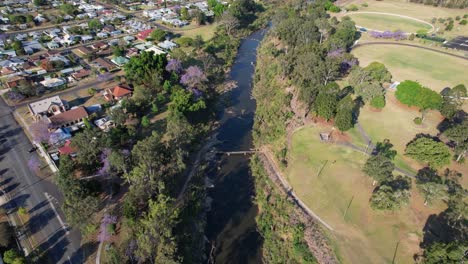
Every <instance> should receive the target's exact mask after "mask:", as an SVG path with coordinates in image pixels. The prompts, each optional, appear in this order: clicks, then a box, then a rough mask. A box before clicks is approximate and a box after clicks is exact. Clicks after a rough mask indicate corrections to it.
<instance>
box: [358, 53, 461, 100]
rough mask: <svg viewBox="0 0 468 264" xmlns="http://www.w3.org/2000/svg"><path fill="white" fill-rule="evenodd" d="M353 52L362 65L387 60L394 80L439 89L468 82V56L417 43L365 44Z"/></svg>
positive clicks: (386, 63) (387, 65) (386, 64)
mask: <svg viewBox="0 0 468 264" xmlns="http://www.w3.org/2000/svg"><path fill="white" fill-rule="evenodd" d="M352 53H353V55H354V56H356V57H357V58H358V59H359V62H360V65H361V66H363V67H364V66H366V65H368V64H369V63H371V62H373V61H378V62H381V63H383V64H385V66H386V67H387V68H388V70H389V71H390V72H391V73H392V75H393V80H395V81H400V82H401V81H404V80H414V81H419V82H420V83H421V84H423V85H424V86H427V87H429V88H431V89H433V90H435V91H437V92H440V91H441V90H442V89H444V88H445V87H447V86H450V87H453V86H455V85H457V84H460V83H464V84H465V85H467V84H468V83H467V80H468V79H467V77H466V69H468V60H464V59H460V58H455V57H451V56H448V55H444V54H439V53H436V52H433V51H429V50H423V49H419V48H415V47H405V46H395V45H375V46H363V47H359V48H357V49H355V50H353V51H352Z"/></svg>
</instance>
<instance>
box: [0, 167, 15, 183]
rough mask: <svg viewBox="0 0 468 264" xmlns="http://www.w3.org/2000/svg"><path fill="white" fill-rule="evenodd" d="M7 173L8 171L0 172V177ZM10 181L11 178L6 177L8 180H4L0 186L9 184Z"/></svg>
mask: <svg viewBox="0 0 468 264" xmlns="http://www.w3.org/2000/svg"><path fill="white" fill-rule="evenodd" d="M7 171H8V169H3V170H0V176H2V175H3V174H5V173H6V172H7ZM11 180H13V177H8V178H6V179H4V180H3V181H1V182H0V186H3V185H6V184H8V183H10V182H11Z"/></svg>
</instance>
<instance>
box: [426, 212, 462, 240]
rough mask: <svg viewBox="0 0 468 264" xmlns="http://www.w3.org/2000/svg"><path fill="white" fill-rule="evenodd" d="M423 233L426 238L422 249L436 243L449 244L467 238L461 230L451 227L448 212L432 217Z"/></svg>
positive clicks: (429, 218)
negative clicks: (457, 239)
mask: <svg viewBox="0 0 468 264" xmlns="http://www.w3.org/2000/svg"><path fill="white" fill-rule="evenodd" d="M423 233H424V237H423V241H422V242H421V244H420V246H421V248H427V247H429V246H430V245H432V244H433V243H436V242H441V243H449V242H451V241H453V240H455V239H456V238H463V237H464V236H466V234H463V233H461V231H460V230H459V229H458V230H457V229H456V228H453V227H452V226H450V224H449V220H448V219H447V215H446V211H444V212H441V213H440V214H438V215H436V214H432V215H430V216H429V217H428V218H427V221H426V224H425V225H424V228H423Z"/></svg>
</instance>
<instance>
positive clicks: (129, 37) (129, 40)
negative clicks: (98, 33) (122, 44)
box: [123, 36, 136, 42]
mask: <svg viewBox="0 0 468 264" xmlns="http://www.w3.org/2000/svg"><path fill="white" fill-rule="evenodd" d="M123 39H124V40H125V41H126V42H132V41H134V40H135V39H136V38H135V37H134V36H125V37H124V38H123Z"/></svg>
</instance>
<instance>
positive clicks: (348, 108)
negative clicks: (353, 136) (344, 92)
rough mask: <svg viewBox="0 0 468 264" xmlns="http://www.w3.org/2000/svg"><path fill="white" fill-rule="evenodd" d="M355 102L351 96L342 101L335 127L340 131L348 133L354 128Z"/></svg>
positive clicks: (339, 104)
mask: <svg viewBox="0 0 468 264" xmlns="http://www.w3.org/2000/svg"><path fill="white" fill-rule="evenodd" d="M353 108H354V102H353V99H352V98H351V96H350V95H348V96H346V97H344V98H343V99H341V100H340V102H339V103H338V107H337V112H336V116H335V125H336V127H337V128H338V129H339V130H340V131H347V130H349V129H351V128H352V127H353V126H354V120H353V113H354V111H353Z"/></svg>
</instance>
